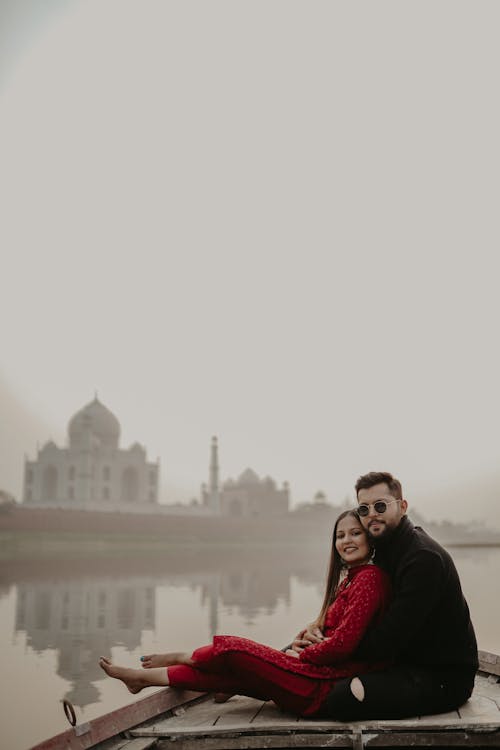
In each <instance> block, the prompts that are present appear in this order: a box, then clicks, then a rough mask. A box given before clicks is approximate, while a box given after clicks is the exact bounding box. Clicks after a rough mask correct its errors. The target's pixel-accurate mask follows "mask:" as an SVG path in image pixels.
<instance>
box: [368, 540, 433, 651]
mask: <svg viewBox="0 0 500 750" xmlns="http://www.w3.org/2000/svg"><path fill="white" fill-rule="evenodd" d="M444 580H445V570H444V565H443V560H442V559H441V557H440V556H439V554H437V553H436V552H434V551H432V550H426V549H421V550H418V551H416V552H415V553H414V554H412V556H411V558H409V559H408V560H407V561H405V562H404V563H402V565H401V567H400V569H399V570H398V571H397V575H396V577H395V579H394V581H393V585H394V589H393V599H392V602H391V604H390V605H389V608H388V609H387V612H386V613H385V615H384V616H383V617H382V619H381V620H380V622H379V623H378V624H376V625H373V626H371V627H370V628H369V630H368V631H367V633H366V635H365V636H364V638H363V640H362V641H361V643H360V645H359V647H358V650H357V651H356V658H362V659H370V660H377V659H387V658H389V659H395V658H397V657H398V656H399V655H400V654H401V653H402V652H405V651H406V649H407V647H408V645H409V644H410V643H411V642H413V641H414V640H415V637H418V633H419V631H420V630H421V629H422V627H423V626H424V625H425V623H426V622H428V620H429V618H430V617H432V614H433V611H435V609H436V606H437V605H438V604H439V601H440V598H441V595H442V592H443V588H444Z"/></svg>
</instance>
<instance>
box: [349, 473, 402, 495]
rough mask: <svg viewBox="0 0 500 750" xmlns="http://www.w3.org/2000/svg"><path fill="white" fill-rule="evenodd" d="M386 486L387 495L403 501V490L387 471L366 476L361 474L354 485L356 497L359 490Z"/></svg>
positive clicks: (397, 480)
mask: <svg viewBox="0 0 500 750" xmlns="http://www.w3.org/2000/svg"><path fill="white" fill-rule="evenodd" d="M382 483H384V484H386V485H387V486H388V488H389V493H390V494H391V495H392V496H393V497H395V498H396V500H402V499H403V488H402V487H401V482H400V481H399V479H396V478H395V477H393V476H392V474H389V472H388V471H370V472H369V473H368V474H363V476H362V477H360V478H359V479H358V481H357V482H356V485H355V489H356V497H357V496H358V493H359V491H360V490H368V489H369V488H370V487H374V486H375V485H376V484H382Z"/></svg>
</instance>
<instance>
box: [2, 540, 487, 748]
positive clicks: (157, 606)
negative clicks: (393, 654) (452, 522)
mask: <svg viewBox="0 0 500 750" xmlns="http://www.w3.org/2000/svg"><path fill="white" fill-rule="evenodd" d="M451 552H452V554H453V557H454V559H455V561H456V564H457V567H458V569H459V572H460V575H461V578H462V584H463V589H464V592H465V594H466V597H467V599H468V601H469V605H470V608H471V612H472V616H473V621H474V624H475V627H476V632H477V635H478V642H479V646H480V648H482V649H485V650H487V651H493V652H496V653H499V652H500V628H499V627H498V625H499V623H500V602H499V600H498V597H496V596H495V591H496V585H495V583H494V582H496V581H497V580H498V578H499V577H500V549H499V548H488V549H486V548H468V549H456V548H455V549H451ZM324 567H325V558H324V555H323V554H322V553H320V552H319V551H315V550H309V551H307V553H305V552H304V550H302V552H301V554H300V555H298V553H297V552H296V551H295V550H294V549H293V548H292V547H290V549H286V548H285V549H281V550H280V551H275V550H274V551H273V550H270V549H260V550H258V551H255V550H238V551H237V552H235V551H233V552H231V551H221V550H219V551H212V552H210V553H208V554H205V555H204V556H203V557H201V556H200V555H196V554H190V555H189V554H181V555H176V556H170V557H158V556H155V557H150V558H148V559H144V558H137V557H134V556H130V554H129V555H128V556H127V555H126V554H124V555H123V556H122V557H120V558H116V557H115V558H113V559H89V560H84V559H82V560H80V561H76V562H74V561H73V562H71V561H70V560H65V559H59V560H57V561H54V560H43V561H39V562H37V563H36V564H33V563H32V562H29V561H27V560H26V561H23V560H22V559H21V560H16V561H15V562H12V563H2V572H1V577H0V627H1V639H0V654H1V663H2V667H3V673H4V676H8V680H9V682H8V683H7V684H8V686H9V687H8V690H7V695H6V697H4V700H3V701H2V702H1V704H0V726H1V735H0V739H1V745H2V747H6V748H10V750H25V749H26V748H28V747H30V746H31V745H33V744H35V743H36V742H38V741H40V740H42V739H45V738H47V737H49V736H51V735H53V734H55V733H58V732H61V731H63V730H65V729H66V728H68V726H69V725H68V724H67V722H66V719H65V717H64V714H63V711H62V706H61V703H60V701H61V700H62V699H63V698H67V699H69V700H70V701H71V702H72V703H73V704H74V706H75V708H76V712H77V720H78V722H79V723H80V722H82V721H87V720H88V719H90V718H93V717H95V716H98V715H100V714H102V713H104V712H106V711H111V710H112V709H114V708H118V707H119V706H122V705H124V704H126V703H129V702H131V701H132V700H133V697H132V696H130V694H129V693H127V692H126V690H125V688H124V687H123V686H122V685H121V684H119V683H118V682H116V681H114V680H110V679H109V678H106V677H105V675H104V674H103V673H102V672H101V670H100V669H99V667H98V664H97V659H98V657H99V655H101V654H103V655H105V656H111V657H112V658H113V659H114V660H116V661H117V662H119V663H123V664H127V665H131V666H132V665H138V664H139V657H140V655H141V654H144V653H151V652H155V651H163V650H165V649H168V650H176V649H185V650H190V649H193V648H194V647H196V646H199V645H202V644H205V643H208V642H209V641H210V639H211V637H212V636H213V635H214V634H215V633H234V634H238V635H243V636H247V637H249V638H253V639H255V640H258V641H262V642H264V643H268V644H269V645H272V646H275V647H281V646H283V645H284V643H285V642H288V641H289V640H290V638H291V637H292V636H293V635H294V634H295V633H296V632H297V631H298V630H299V628H300V627H301V626H302V625H303V624H304V623H305V622H307V621H308V620H310V619H311V618H312V617H313V616H315V615H316V614H317V611H318V608H319V605H320V600H321V592H322V587H323V578H324ZM145 694H146V693H143V694H142V695H145ZM4 696H5V688H4Z"/></svg>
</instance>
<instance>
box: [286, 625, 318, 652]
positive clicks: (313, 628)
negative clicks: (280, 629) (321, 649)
mask: <svg viewBox="0 0 500 750" xmlns="http://www.w3.org/2000/svg"><path fill="white" fill-rule="evenodd" d="M323 640H324V638H323V633H322V632H321V630H320V629H319V627H318V623H317V622H311V623H310V625H306V627H305V628H304V630H301V631H300V633H298V634H297V636H296V637H295V639H294V641H293V643H292V649H293V650H294V651H295V652H296V653H297V654H300V652H301V651H303V650H304V649H305V648H307V647H308V646H311V645H312V644H313V643H321V641H323Z"/></svg>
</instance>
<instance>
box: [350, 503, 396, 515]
mask: <svg viewBox="0 0 500 750" xmlns="http://www.w3.org/2000/svg"><path fill="white" fill-rule="evenodd" d="M399 502H401V501H400V500H375V502H374V503H369V504H368V503H361V505H358V507H357V508H356V510H357V511H358V513H359V515H360V516H367V515H368V514H369V512H370V508H373V509H374V510H375V513H379V514H382V513H385V511H386V510H387V506H388V505H392V503H399Z"/></svg>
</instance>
